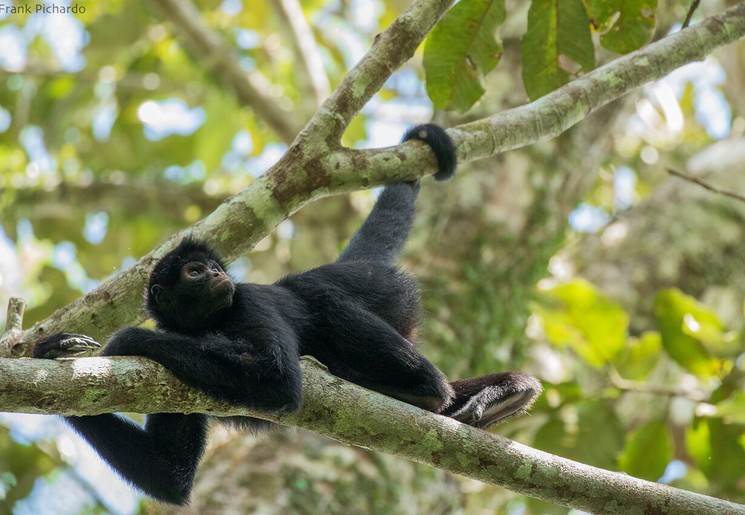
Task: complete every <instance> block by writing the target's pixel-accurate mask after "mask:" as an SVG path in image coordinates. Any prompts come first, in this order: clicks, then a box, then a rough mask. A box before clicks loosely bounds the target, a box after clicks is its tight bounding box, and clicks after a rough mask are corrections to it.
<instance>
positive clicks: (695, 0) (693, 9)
mask: <svg viewBox="0 0 745 515" xmlns="http://www.w3.org/2000/svg"><path fill="white" fill-rule="evenodd" d="M699 3H701V0H693V2H691V7H689V8H688V14H687V15H686V19H685V21H684V22H683V27H682V28H686V27H687V26H688V25H689V24H690V23H691V18H693V13H695V12H696V9H698V4H699Z"/></svg>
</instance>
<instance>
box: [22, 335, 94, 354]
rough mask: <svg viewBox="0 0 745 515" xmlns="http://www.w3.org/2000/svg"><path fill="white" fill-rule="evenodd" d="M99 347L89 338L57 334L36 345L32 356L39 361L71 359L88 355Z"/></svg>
mask: <svg viewBox="0 0 745 515" xmlns="http://www.w3.org/2000/svg"><path fill="white" fill-rule="evenodd" d="M99 347H101V344H100V343H98V342H97V341H96V340H94V339H93V338H91V337H90V336H86V335H84V334H73V333H57V334H53V335H52V336H50V337H49V338H46V339H44V340H42V341H40V342H39V343H37V344H36V347H34V354H33V356H34V357H35V358H41V359H55V358H71V357H75V356H82V355H85V354H90V353H91V352H93V351H94V350H95V349H98V348H99Z"/></svg>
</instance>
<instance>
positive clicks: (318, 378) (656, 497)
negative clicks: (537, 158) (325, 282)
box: [0, 357, 745, 515]
mask: <svg viewBox="0 0 745 515" xmlns="http://www.w3.org/2000/svg"><path fill="white" fill-rule="evenodd" d="M301 366H302V372H303V389H304V400H303V404H302V407H301V410H300V411H299V412H297V413H293V414H283V415H269V414H266V413H259V412H254V411H249V410H244V409H239V408H236V407H235V406H232V405H230V404H227V403H224V402H219V401H215V400H213V399H211V398H210V397H208V396H207V395H205V394H203V393H201V392H199V391H198V390H196V389H194V388H190V387H188V386H186V385H184V384H182V383H181V382H179V381H178V380H177V379H176V378H175V377H174V376H173V375H171V373H170V372H168V371H167V370H165V369H164V368H163V367H161V366H160V365H158V364H157V363H155V362H152V361H149V360H147V359H145V358H129V357H126V358H125V357H113V358H78V359H65V360H57V361H52V360H41V359H0V411H13V412H19V413H45V414H55V413H56V414H64V415H94V414H99V413H110V412H113V411H129V412H133V411H134V412H142V413H168V412H173V413H184V412H186V413H193V412H199V413H206V414H210V415H224V416H229V415H248V416H254V417H259V418H264V419H267V420H272V421H274V422H278V423H280V424H283V425H292V426H298V427H302V428H305V429H309V430H311V431H315V432H317V433H320V434H323V435H327V436H330V437H331V438H334V439H335V440H338V441H340V442H342V443H345V444H349V445H357V446H360V447H365V448H369V449H373V450H375V451H379V452H386V453H390V454H395V455H397V456H402V457H405V458H408V459H411V460H414V461H418V462H420V463H426V464H429V465H432V466H434V467H438V468H442V469H444V470H448V471H450V472H454V473H456V474H461V475H464V476H467V477H471V478H473V479H477V480H480V481H484V482H487V483H493V484H496V485H500V486H503V487H505V488H508V489H510V490H513V491H515V492H519V493H522V494H525V495H529V496H531V497H537V498H540V499H544V500H546V501H550V502H552V503H558V504H562V505H564V506H568V507H571V508H576V509H580V510H584V511H589V512H592V513H623V514H626V513H676V514H680V515H684V514H691V515H699V514H701V513H720V514H735V513H743V512H744V510H745V506H742V505H738V504H734V503H730V502H727V501H724V500H720V499H716V498H713V497H707V496H704V495H700V494H695V493H692V492H688V491H685V490H680V489H676V488H672V487H669V486H666V485H660V484H656V483H650V482H647V481H642V480H640V479H636V478H633V477H630V476H628V475H626V474H623V473H617V472H609V471H606V470H602V469H598V468H595V467H590V466H588V465H583V464H581V463H577V462H574V461H571V460H568V459H564V458H560V457H557V456H554V455H551V454H547V453H544V452H541V451H538V450H535V449H531V448H529V447H527V446H524V445H522V444H519V443H517V442H513V441H511V440H508V439H506V438H504V437H501V436H499V435H494V434H490V433H487V432H486V431H481V430H479V429H474V428H472V427H469V426H466V425H463V424H461V423H459V422H456V421H454V420H452V419H449V418H446V417H442V416H439V415H435V414H432V413H429V412H426V411H423V410H420V409H418V408H416V407H414V406H410V405H408V404H404V403H401V402H398V401H396V400H394V399H391V398H389V397H386V396H384V395H381V394H378V393H376V392H372V391H369V390H365V389H364V388H361V387H359V386H357V385H354V384H352V383H348V382H346V381H344V380H342V379H339V378H337V377H335V376H332V375H330V374H329V373H328V372H327V371H325V369H324V367H323V366H322V365H320V364H319V363H318V362H317V361H315V360H313V359H312V358H303V360H302V364H301ZM29 378H33V380H29ZM133 386H135V387H134V388H133ZM81 391H84V392H86V394H85V395H80V392H81Z"/></svg>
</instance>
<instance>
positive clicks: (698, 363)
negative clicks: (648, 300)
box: [654, 289, 724, 377]
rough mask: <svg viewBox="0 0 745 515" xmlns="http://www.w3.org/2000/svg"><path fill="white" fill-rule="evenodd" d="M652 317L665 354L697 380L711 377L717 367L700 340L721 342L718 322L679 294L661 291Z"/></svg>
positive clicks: (679, 292) (717, 362) (703, 308)
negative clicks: (658, 329)
mask: <svg viewBox="0 0 745 515" xmlns="http://www.w3.org/2000/svg"><path fill="white" fill-rule="evenodd" d="M654 315H655V318H656V319H657V324H658V326H659V328H660V334H661V335H662V344H663V345H664V347H665V350H666V351H667V353H668V354H669V355H670V357H671V358H673V359H674V360H675V361H676V362H677V363H678V364H680V365H681V366H683V367H685V368H686V369H687V370H688V371H690V372H692V373H694V374H696V375H698V376H700V377H711V376H712V375H714V374H716V373H717V372H718V371H719V370H720V363H719V361H718V360H717V359H715V358H714V357H713V356H711V355H710V354H709V352H708V351H707V349H706V347H705V346H704V344H703V343H702V340H703V339H708V340H709V341H710V342H713V341H714V339H715V338H716V336H715V335H717V334H718V335H721V338H722V339H724V333H723V330H722V323H721V321H720V320H719V318H718V317H717V316H716V314H714V313H713V312H711V311H710V310H708V309H706V308H705V307H704V306H702V305H701V304H699V303H698V302H697V301H696V299H694V298H693V297H689V296H688V295H686V294H684V293H683V292H681V291H680V290H677V289H668V290H662V291H660V292H659V293H658V294H657V296H656V297H655V301H654Z"/></svg>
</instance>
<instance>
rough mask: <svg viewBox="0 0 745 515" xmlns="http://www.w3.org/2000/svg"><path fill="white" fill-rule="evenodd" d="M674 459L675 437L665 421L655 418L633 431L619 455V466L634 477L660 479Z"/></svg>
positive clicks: (651, 479)
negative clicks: (673, 437)
mask: <svg viewBox="0 0 745 515" xmlns="http://www.w3.org/2000/svg"><path fill="white" fill-rule="evenodd" d="M672 459H673V439H672V435H671V434H670V430H669V429H668V428H667V426H666V425H665V423H664V422H662V421H660V420H653V421H651V422H648V423H646V424H644V425H643V426H642V427H640V428H639V429H637V430H635V431H632V432H631V433H629V435H628V436H627V438H626V445H625V446H624V450H623V453H621V456H620V457H619V468H620V469H621V470H623V471H624V472H626V473H628V474H631V475H632V476H634V477H639V478H642V479H648V480H650V481H656V480H658V479H659V478H660V477H661V476H662V474H663V473H664V472H665V467H667V464H668V463H670V460H672Z"/></svg>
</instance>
